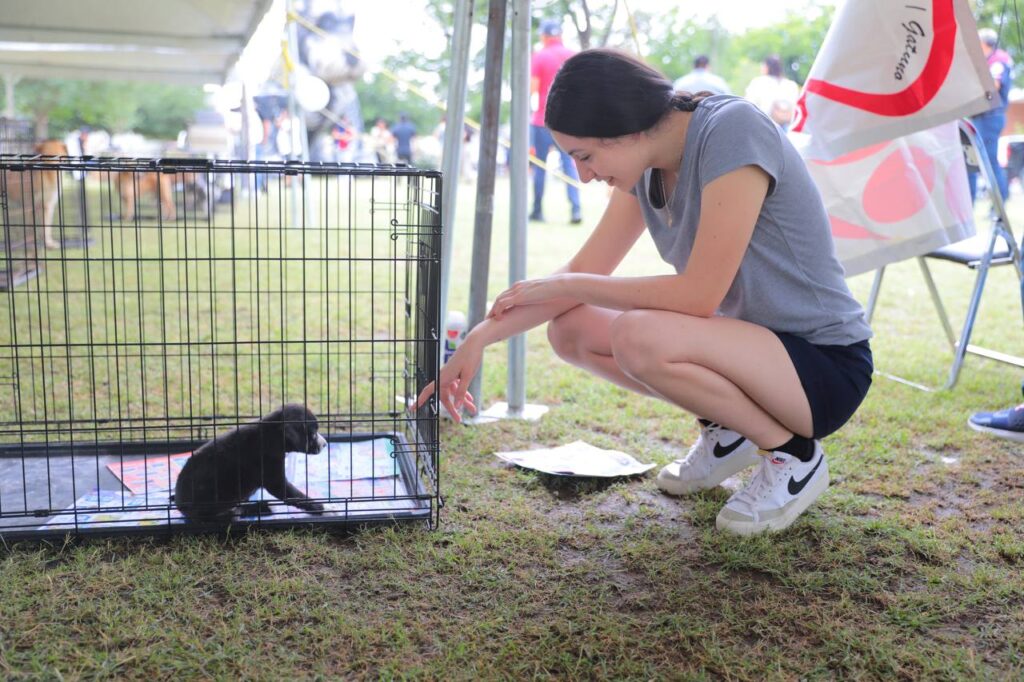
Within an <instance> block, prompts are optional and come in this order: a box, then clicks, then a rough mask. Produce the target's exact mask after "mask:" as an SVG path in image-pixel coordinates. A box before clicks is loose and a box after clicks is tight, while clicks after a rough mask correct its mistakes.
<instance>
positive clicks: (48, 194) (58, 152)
mask: <svg viewBox="0 0 1024 682" xmlns="http://www.w3.org/2000/svg"><path fill="white" fill-rule="evenodd" d="M36 153H37V154H39V155H41V156H67V155H68V147H67V145H66V144H64V143H63V142H61V141H60V140H43V141H42V142H40V143H39V144H37V145H36ZM59 186H60V171H59V170H57V169H56V168H55V169H53V170H47V171H43V172H42V192H43V243H44V244H46V248H48V249H59V248H60V242H59V241H57V240H56V239H54V238H53V216H54V214H55V213H56V211H57V200H58V198H59V197H60V192H59Z"/></svg>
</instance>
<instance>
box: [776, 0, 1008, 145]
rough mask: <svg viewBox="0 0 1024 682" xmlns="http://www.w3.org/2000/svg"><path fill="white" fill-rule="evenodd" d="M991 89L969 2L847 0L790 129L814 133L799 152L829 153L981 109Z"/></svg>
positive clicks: (991, 103)
mask: <svg viewBox="0 0 1024 682" xmlns="http://www.w3.org/2000/svg"><path fill="white" fill-rule="evenodd" d="M994 90H995V88H994V84H993V82H992V78H991V76H990V75H989V72H988V67H987V65H986V64H985V58H984V55H983V54H982V52H981V44H980V42H979V40H978V35H977V27H976V25H975V23H974V18H973V17H972V16H971V12H970V8H969V7H968V5H967V2H966V0H917V1H912V2H900V1H897V0H851V1H849V2H846V3H844V4H843V5H842V6H841V7H840V8H839V10H838V11H837V12H836V18H835V21H834V22H833V23H832V26H831V27H830V28H829V32H828V35H826V37H825V41H824V43H823V44H822V47H821V50H820V51H819V52H818V55H817V57H816V58H815V60H814V64H813V65H812V66H811V71H810V74H809V75H808V78H807V82H806V83H805V84H804V90H803V93H802V94H801V96H800V100H799V102H798V103H797V117H796V120H795V121H794V124H793V131H794V132H802V133H807V134H809V135H810V136H811V138H810V143H809V145H808V147H807V148H806V152H805V153H806V158H816V159H831V158H835V157H836V156H840V155H842V154H846V153H847V152H851V151H853V150H855V149H860V148H861V147H865V146H867V145H870V144H875V143H878V142H884V141H887V140H892V139H895V138H897V137H901V136H903V135H908V134H910V133H913V132H916V131H918V130H926V129H928V128H932V127H934V126H936V125H939V124H941V123H945V122H947V121H952V120H954V119H957V118H961V117H963V116H970V115H973V114H977V113H981V112H982V111H986V110H988V109H990V108H991V107H993V106H994V105H995V104H997V99H996V98H997V97H998V94H997V93H995V92H994ZM994 94H995V97H993V95H994Z"/></svg>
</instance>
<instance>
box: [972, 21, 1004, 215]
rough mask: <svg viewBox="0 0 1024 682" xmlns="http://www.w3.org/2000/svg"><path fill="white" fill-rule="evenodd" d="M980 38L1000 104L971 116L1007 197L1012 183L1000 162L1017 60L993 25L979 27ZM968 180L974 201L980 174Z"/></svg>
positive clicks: (994, 172) (996, 177)
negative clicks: (1002, 44)
mask: <svg viewBox="0 0 1024 682" xmlns="http://www.w3.org/2000/svg"><path fill="white" fill-rule="evenodd" d="M978 39H979V40H981V51H982V52H983V53H984V54H985V60H986V61H987V62H988V70H989V73H991V74H992V81H993V83H994V84H995V86H996V93H995V98H996V99H997V100H998V106H997V107H996V108H995V109H989V110H988V111H986V112H985V113H983V114H978V115H977V116H973V117H971V123H973V124H974V128H975V130H977V131H978V137H980V138H981V143H982V145H983V146H984V147H985V156H987V157H988V162H989V164H990V165H991V166H992V173H993V174H994V175H995V178H994V179H995V182H996V185H997V186H998V187H999V193H1000V195H1002V197H1003V199H1004V200H1005V199H1006V197H1007V195H1008V194H1009V189H1010V183H1009V181H1008V180H1007V178H1006V173H1005V172H1004V171H1003V167H1002V166H1000V165H999V135H1000V133H1002V132H1003V127H1005V126H1006V107H1007V106H1008V105H1009V103H1010V97H1009V96H1010V84H1011V83H1012V81H1013V60H1012V59H1010V55H1008V54H1007V53H1006V52H1005V51H1003V50H1000V49H999V34H997V33H996V32H995V31H993V30H992V29H990V28H983V29H981V30H980V31H978ZM967 181H968V184H969V185H970V187H971V201H974V196H975V194H977V191H978V174H977V173H968V174H967Z"/></svg>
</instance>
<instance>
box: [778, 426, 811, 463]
mask: <svg viewBox="0 0 1024 682" xmlns="http://www.w3.org/2000/svg"><path fill="white" fill-rule="evenodd" d="M772 449H773V450H777V451H780V452H785V453H786V454H787V455H793V456H794V457H796V458H797V459H799V460H800V461H801V462H810V461H811V460H812V459H814V440H813V439H811V438H804V437H803V436H798V435H796V434H795V433H794V434H793V437H792V438H790V439H789V440H787V441H786V442H785V443H783V444H782V445H780V446H779V447H777V448H772Z"/></svg>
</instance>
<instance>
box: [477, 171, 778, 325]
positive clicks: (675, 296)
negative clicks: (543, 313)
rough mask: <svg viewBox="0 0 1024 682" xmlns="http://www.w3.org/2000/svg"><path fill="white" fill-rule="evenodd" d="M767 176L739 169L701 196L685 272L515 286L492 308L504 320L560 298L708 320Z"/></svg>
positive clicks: (584, 275)
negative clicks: (706, 318)
mask: <svg viewBox="0 0 1024 682" xmlns="http://www.w3.org/2000/svg"><path fill="white" fill-rule="evenodd" d="M767 193H768V175H767V174H766V173H765V172H764V171H763V170H761V169H760V168H758V167H756V166H744V167H743V168H738V169H736V170H734V171H731V172H729V173H726V174H725V175H723V176H721V177H719V178H716V179H715V180H713V181H711V182H710V183H708V184H707V186H706V187H705V188H704V191H703V193H702V194H701V214H700V224H699V225H698V227H697V237H696V240H695V241H694V245H693V252H692V253H691V254H690V257H689V260H688V262H687V266H686V270H685V271H684V272H682V273H680V274H676V275H660V276H651V277H609V276H607V274H606V273H600V274H594V273H589V272H585V271H570V272H565V273H557V274H555V275H552V276H551V277H547V278H544V279H539V280H527V281H524V282H519V283H518V284H516V285H515V286H513V287H512V288H511V289H509V290H508V291H506V292H505V293H503V294H502V295H501V296H499V297H498V299H497V300H495V302H494V307H493V308H492V310H491V315H492V316H493V317H494V318H495V319H498V320H501V319H504V318H505V317H507V316H508V315H510V314H511V313H513V312H515V311H516V309H517V308H523V307H525V308H529V307H531V305H529V304H533V303H535V302H545V301H547V300H549V299H553V298H562V297H566V298H569V299H571V300H574V301H578V302H579V303H588V304H590V305H595V306H599V307H602V308H610V309H612V310H633V309H636V308H646V309H656V310H671V311H675V312H680V313H686V314H688V315H697V316H700V317H710V316H711V315H714V314H715V311H716V310H718V306H719V305H721V303H722V299H724V298H725V295H726V293H727V292H728V291H729V287H730V286H731V285H732V282H733V280H734V279H735V278H736V272H737V271H738V270H739V267H740V262H741V261H742V260H743V255H744V254H745V253H746V250H747V246H748V245H749V244H750V237H751V235H752V234H753V231H754V225H755V224H756V222H757V216H758V214H759V213H760V211H761V206H762V204H763V203H764V199H765V196H766V195H767Z"/></svg>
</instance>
